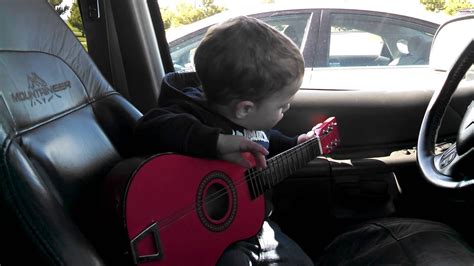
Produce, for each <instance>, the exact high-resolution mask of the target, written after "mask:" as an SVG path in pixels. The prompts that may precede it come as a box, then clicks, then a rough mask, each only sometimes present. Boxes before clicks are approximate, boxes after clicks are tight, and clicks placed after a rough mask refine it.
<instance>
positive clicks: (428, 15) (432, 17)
mask: <svg viewBox="0 0 474 266" xmlns="http://www.w3.org/2000/svg"><path fill="white" fill-rule="evenodd" d="M305 9H340V10H357V11H372V12H381V13H387V14H391V15H398V16H405V17H411V18H416V19H421V20H424V21H427V22H431V23H435V24H438V25H440V24H442V23H443V22H444V21H446V20H448V19H449V16H447V15H445V14H443V13H434V12H429V11H426V10H425V9H424V8H423V7H422V6H414V7H413V8H406V5H404V4H400V5H387V4H386V2H384V1H360V2H357V3H354V2H346V1H334V0H333V1H324V2H321V1H314V2H313V1H311V2H306V1H304V2H297V3H291V4H255V5H247V6H244V7H243V8H239V9H229V10H226V11H223V12H221V13H218V14H215V15H213V16H210V17H207V18H204V19H202V20H199V21H196V22H194V23H191V24H187V25H183V26H179V27H175V28H170V29H168V30H167V31H166V38H167V40H168V42H172V41H174V40H176V39H178V38H180V37H183V36H186V35H188V34H190V33H192V32H195V31H197V30H200V29H203V28H207V27H209V26H212V25H214V24H216V23H219V22H221V21H224V20H226V19H229V18H232V17H235V16H240V15H247V16H250V15H257V14H262V13H267V12H278V11H296V10H305Z"/></svg>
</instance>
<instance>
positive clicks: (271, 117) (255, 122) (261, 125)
mask: <svg viewBox="0 0 474 266" xmlns="http://www.w3.org/2000/svg"><path fill="white" fill-rule="evenodd" d="M300 86H301V80H298V81H297V82H295V83H293V84H291V85H289V86H287V87H285V88H282V89H281V90H280V91H278V92H276V93H273V94H272V95H269V96H268V97H267V98H265V99H264V100H262V101H261V102H260V103H258V104H256V105H255V108H254V109H253V111H252V112H250V113H249V114H248V115H247V116H246V117H245V118H244V121H241V122H243V123H241V124H242V125H243V126H245V127H246V128H247V129H253V130H267V129H270V128H272V127H274V126H275V125H276V124H277V123H278V122H279V121H280V120H281V119H282V118H283V114H284V113H285V112H286V111H288V109H290V103H291V101H292V100H293V98H294V96H295V94H296V92H297V91H298V89H299V88H300Z"/></svg>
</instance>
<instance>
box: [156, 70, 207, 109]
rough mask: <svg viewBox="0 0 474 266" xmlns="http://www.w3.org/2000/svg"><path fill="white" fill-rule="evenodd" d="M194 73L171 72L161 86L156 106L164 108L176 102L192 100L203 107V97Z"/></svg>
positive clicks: (199, 83)
mask: <svg viewBox="0 0 474 266" xmlns="http://www.w3.org/2000/svg"><path fill="white" fill-rule="evenodd" d="M200 86H201V82H200V81H199V78H198V76H197V74H196V72H183V73H178V72H172V73H168V74H166V75H165V77H164V78H163V82H162V84H161V92H160V97H159V99H158V104H159V105H160V106H165V105H168V104H171V103H173V102H176V101H183V100H192V101H196V102H198V103H200V104H204V105H205V102H206V100H205V96H204V92H203V90H202V89H201V88H200Z"/></svg>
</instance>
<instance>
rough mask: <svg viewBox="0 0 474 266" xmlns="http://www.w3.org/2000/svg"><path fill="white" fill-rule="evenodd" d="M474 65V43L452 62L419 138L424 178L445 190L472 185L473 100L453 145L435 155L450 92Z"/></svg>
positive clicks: (419, 157) (419, 162) (419, 151)
mask: <svg viewBox="0 0 474 266" xmlns="http://www.w3.org/2000/svg"><path fill="white" fill-rule="evenodd" d="M473 63H474V40H473V41H471V42H470V43H469V44H468V46H467V47H466V49H464V51H463V52H462V54H461V55H460V56H459V58H458V59H457V60H456V62H455V63H454V65H453V67H452V68H451V70H450V71H449V73H448V75H447V78H446V81H445V83H444V85H443V87H442V88H441V90H438V91H436V92H435V93H434V94H433V96H432V98H431V100H430V103H429V104H428V108H427V110H426V113H425V116H424V118H423V122H422V124H421V128H420V132H419V135H418V144H417V162H418V166H419V168H420V170H421V172H422V174H423V176H424V177H425V178H426V179H427V180H428V181H430V182H431V183H433V184H435V185H437V186H440V187H445V188H463V187H467V186H471V185H474V166H472V165H470V164H473V163H474V100H473V101H472V102H471V104H470V105H469V107H468V108H467V111H466V113H465V114H464V117H463V120H462V122H461V126H460V127H459V131H458V134H457V138H456V143H454V144H452V145H451V146H450V147H449V148H448V149H446V150H445V151H444V152H442V153H441V154H435V152H434V151H435V145H436V137H437V134H438V130H439V128H440V126H441V120H442V118H443V115H444V113H445V112H446V109H447V108H448V105H449V102H450V100H451V97H452V95H453V93H454V92H455V91H456V88H457V87H458V85H459V83H460V81H461V80H462V79H463V77H464V75H465V73H466V72H467V70H468V69H469V68H470V67H471V66H472V65H473Z"/></svg>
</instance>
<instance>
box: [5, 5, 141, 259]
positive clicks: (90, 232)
mask: <svg viewBox="0 0 474 266" xmlns="http://www.w3.org/2000/svg"><path fill="white" fill-rule="evenodd" d="M0 89H1V93H0V112H1V116H0V119H1V127H0V140H1V143H2V157H1V163H0V167H1V175H0V178H1V180H0V192H1V196H2V197H1V203H2V209H1V212H0V215H1V219H0V220H1V221H0V222H1V223H2V224H1V225H2V226H1V228H0V235H1V236H2V240H3V242H4V244H3V246H4V247H6V248H5V249H1V250H0V252H1V253H0V264H1V265H2V266H3V265H10V264H11V265H41V264H45V265H81V266H85V265H101V264H103V263H105V262H106V261H107V260H106V259H104V258H105V257H104V253H106V252H107V250H109V248H108V247H107V245H108V244H109V243H107V242H108V241H105V242H104V243H101V241H103V240H104V239H105V238H104V235H103V231H102V228H101V226H100V224H101V216H100V213H101V211H100V208H99V204H98V202H100V201H99V200H100V199H99V197H100V193H99V191H100V190H99V189H101V182H102V179H103V178H104V177H105V176H106V174H107V172H108V170H109V169H111V168H112V167H113V166H114V165H115V164H116V163H117V162H118V161H119V160H121V159H122V158H124V157H127V156H129V155H131V148H132V147H131V145H130V141H131V139H132V138H131V134H132V131H133V127H134V124H135V122H136V121H137V120H138V119H139V118H140V117H141V113H140V112H139V111H138V110H137V109H136V108H134V107H133V106H132V105H131V104H130V103H129V102H127V101H126V100H125V99H124V98H123V97H122V96H120V95H119V94H118V93H117V92H115V91H114V90H113V89H112V87H111V86H110V85H109V83H108V82H107V81H106V80H105V79H104V77H103V76H102V75H101V73H100V72H99V70H98V69H97V67H96V66H95V65H94V63H93V61H92V60H91V59H90V57H89V55H88V54H87V52H86V51H85V50H84V49H83V47H82V46H81V44H80V43H79V42H78V40H77V39H76V37H75V36H74V35H73V33H72V32H71V31H70V30H69V28H68V27H67V25H66V24H65V23H64V22H63V20H62V19H61V18H60V17H59V16H58V15H57V14H56V12H55V11H54V10H53V9H52V7H51V6H50V5H49V4H48V2H47V1H46V0H2V1H0ZM22 232H24V234H23V235H26V236H27V238H22V237H21V235H22V234H21V233H22ZM109 240H110V239H109ZM109 242H110V244H111V245H112V244H113V243H114V241H109ZM28 243H33V245H30V248H28ZM35 250H38V252H34V251H35ZM110 250H112V246H110ZM30 251H31V252H30ZM38 254H41V255H42V256H40V257H36V256H35V255H38ZM39 258H42V260H41V261H40V260H39Z"/></svg>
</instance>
